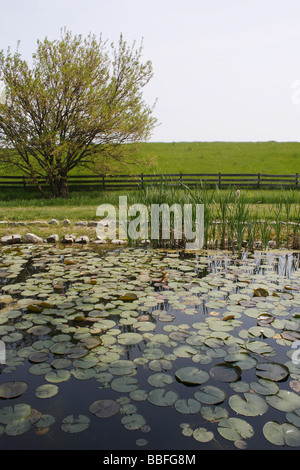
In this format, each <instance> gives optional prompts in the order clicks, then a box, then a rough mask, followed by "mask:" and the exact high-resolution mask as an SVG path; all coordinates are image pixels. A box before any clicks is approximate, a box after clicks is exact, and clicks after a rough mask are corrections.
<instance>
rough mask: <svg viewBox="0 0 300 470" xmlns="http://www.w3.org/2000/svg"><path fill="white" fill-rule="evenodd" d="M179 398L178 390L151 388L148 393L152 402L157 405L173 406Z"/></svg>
mask: <svg viewBox="0 0 300 470" xmlns="http://www.w3.org/2000/svg"><path fill="white" fill-rule="evenodd" d="M178 398H179V397H178V394H177V393H176V392H174V391H173V390H166V389H164V388H156V389H155V390H151V391H150V392H149V395H148V400H149V401H150V403H152V404H153V405H157V406H172V405H174V403H175V402H176V400H178Z"/></svg>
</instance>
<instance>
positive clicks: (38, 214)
mask: <svg viewBox="0 0 300 470" xmlns="http://www.w3.org/2000/svg"><path fill="white" fill-rule="evenodd" d="M124 195H127V204H128V207H129V206H131V205H132V204H135V203H138V204H143V205H145V206H146V207H148V210H149V214H150V212H151V211H150V208H151V204H167V205H168V206H169V207H171V206H172V205H173V204H175V203H176V204H180V206H181V207H183V205H184V204H192V205H193V207H195V205H196V204H203V205H204V217H205V227H204V241H205V245H204V246H205V247H213V248H237V249H238V250H240V249H241V248H242V247H243V246H247V247H249V248H250V249H254V247H257V246H261V247H262V248H266V247H267V246H269V245H268V244H269V242H270V241H272V242H273V246H275V247H278V248H279V247H281V246H285V247H290V248H294V249H299V248H300V238H299V237H300V222H299V221H300V192H299V191H296V190H256V191H255V190H252V191H247V190H245V191H241V192H240V194H239V195H238V194H237V191H236V190H235V189H232V190H229V189H228V190H219V189H215V190H207V189H205V188H203V187H202V188H201V187H199V188H197V189H194V190H190V189H188V188H182V189H179V188H167V187H164V185H161V186H157V187H146V188H145V189H144V190H140V191H129V192H128V193H127V194H124V192H122V191H119V192H104V191H99V192H93V191H90V192H89V191H81V192H74V193H71V194H70V196H69V197H68V198H66V199H63V198H57V199H49V200H45V199H43V198H42V197H41V196H40V195H39V194H38V193H37V192H35V191H30V192H29V191H22V192H20V193H19V194H18V193H14V194H12V193H9V192H6V193H2V194H1V199H2V200H1V204H0V220H1V221H7V224H0V235H1V236H2V235H5V234H8V233H19V234H21V235H23V234H25V233H27V232H34V233H35V234H36V235H38V236H41V237H43V238H46V237H47V236H48V235H51V234H53V233H57V234H58V235H59V236H60V237H62V236H63V235H64V234H66V233H67V234H71V233H75V234H76V236H80V235H84V234H86V235H88V236H89V237H90V238H93V237H95V236H96V231H95V228H91V227H80V226H78V225H76V222H78V221H87V222H89V221H91V220H97V217H96V210H97V207H98V206H99V205H101V204H112V205H113V206H114V207H115V208H116V212H118V207H119V196H124ZM137 215H138V214H137ZM135 217H136V216H135ZM135 217H133V218H135ZM193 217H194V220H195V214H194V215H193ZM52 218H55V219H57V220H58V221H59V226H52V225H49V224H47V222H49V221H50V220H51V219H52ZM66 218H68V219H69V220H70V222H71V225H70V226H67V227H64V226H63V225H62V222H63V220H64V219H66ZM32 221H40V222H46V223H45V224H42V223H34V224H32ZM149 221H151V220H149ZM20 222H24V223H25V224H26V225H22V224H19V223H20ZM172 223H173V225H172ZM173 230H174V221H173V220H172V219H171V238H172V237H173ZM173 238H174V237H173ZM129 241H130V240H129ZM257 242H260V244H257ZM155 243H156V246H165V245H166V243H165V242H164V241H163V240H162V239H161V240H159V241H158V242H155ZM171 245H172V246H175V245H176V246H177V245H178V242H177V241H174V239H173V241H172V243H171Z"/></svg>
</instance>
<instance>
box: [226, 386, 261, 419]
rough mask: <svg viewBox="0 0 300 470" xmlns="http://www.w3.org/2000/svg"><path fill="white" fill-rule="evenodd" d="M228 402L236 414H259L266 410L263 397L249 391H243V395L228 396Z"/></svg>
mask: <svg viewBox="0 0 300 470" xmlns="http://www.w3.org/2000/svg"><path fill="white" fill-rule="evenodd" d="M228 404H229V406H230V408H231V409H232V410H234V411H235V412H236V413H237V414H242V415H244V416H260V415H263V414H265V413H266V412H267V410H268V404H267V403H266V401H265V399H264V398H262V397H260V396H259V395H256V394H255V393H250V392H249V393H244V397H241V396H240V395H232V396H231V397H229V400H228Z"/></svg>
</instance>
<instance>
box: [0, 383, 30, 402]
mask: <svg viewBox="0 0 300 470" xmlns="http://www.w3.org/2000/svg"><path fill="white" fill-rule="evenodd" d="M27 389H28V384H27V383H26V382H22V381H19V382H5V383H4V384H2V385H0V398H5V399H9V398H17V397H20V396H21V395H23V394H24V393H25V392H26V391H27Z"/></svg>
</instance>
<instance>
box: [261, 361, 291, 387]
mask: <svg viewBox="0 0 300 470" xmlns="http://www.w3.org/2000/svg"><path fill="white" fill-rule="evenodd" d="M256 375H257V376H258V377H260V378H263V379H269V380H273V381H274V382H281V381H282V380H285V379H286V378H287V377H288V375H289V369H288V368H287V367H286V366H285V365H283V364H277V363H275V362H261V363H259V364H257V366H256Z"/></svg>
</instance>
